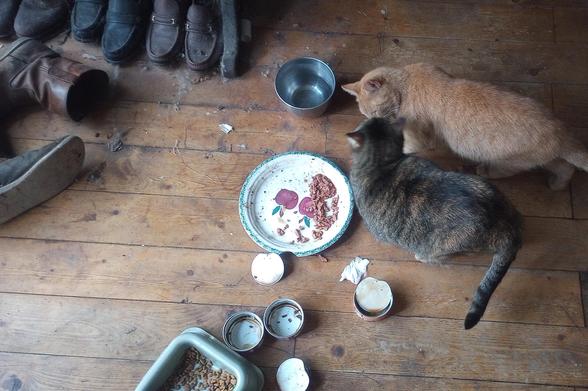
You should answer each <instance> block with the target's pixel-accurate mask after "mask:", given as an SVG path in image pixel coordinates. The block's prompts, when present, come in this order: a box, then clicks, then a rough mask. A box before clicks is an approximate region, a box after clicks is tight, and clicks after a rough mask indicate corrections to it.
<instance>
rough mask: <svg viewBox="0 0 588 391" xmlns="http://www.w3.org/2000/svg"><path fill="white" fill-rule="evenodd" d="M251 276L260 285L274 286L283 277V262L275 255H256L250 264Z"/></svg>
mask: <svg viewBox="0 0 588 391" xmlns="http://www.w3.org/2000/svg"><path fill="white" fill-rule="evenodd" d="M251 275H252V276H253V279H254V280H255V282H257V283H258V284H261V285H274V284H275V283H277V282H278V281H280V280H281V279H282V277H283V276H284V261H283V260H282V257H280V256H279V255H278V254H275V253H269V254H258V255H257V256H256V257H255V258H254V259H253V262H252V263H251Z"/></svg>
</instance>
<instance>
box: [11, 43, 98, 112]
mask: <svg viewBox="0 0 588 391" xmlns="http://www.w3.org/2000/svg"><path fill="white" fill-rule="evenodd" d="M107 90H108V75H107V74H106V72H104V71H101V70H98V69H92V68H90V67H87V66H85V65H83V64H80V63H79V62H75V61H72V60H68V59H67V58H63V57H61V56H59V54H57V53H56V52H54V51H53V50H51V49H49V48H48V47H47V46H45V45H43V44H42V43H41V42H39V41H35V40H34V39H31V38H20V39H18V40H16V41H14V42H13V43H12V44H11V45H7V46H6V47H4V48H2V49H0V96H1V97H2V99H0V118H2V117H4V116H5V115H6V114H8V113H10V112H11V111H13V110H14V109H15V108H16V107H20V106H26V105H33V104H35V103H39V104H41V105H42V106H43V107H45V108H46V109H48V110H50V111H53V112H55V113H59V114H62V115H67V116H69V117H70V118H71V119H73V120H75V121H79V120H81V119H82V117H84V116H85V115H86V114H87V113H88V111H89V110H90V109H91V108H92V107H93V106H94V104H95V103H96V102H97V101H98V100H99V99H100V98H102V97H104V96H105V95H106V92H107Z"/></svg>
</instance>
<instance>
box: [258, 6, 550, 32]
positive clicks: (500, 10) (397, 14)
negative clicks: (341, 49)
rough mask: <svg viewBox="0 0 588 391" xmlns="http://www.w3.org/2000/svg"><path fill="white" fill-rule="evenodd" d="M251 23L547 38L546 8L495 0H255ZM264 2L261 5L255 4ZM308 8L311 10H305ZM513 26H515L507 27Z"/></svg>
mask: <svg viewBox="0 0 588 391" xmlns="http://www.w3.org/2000/svg"><path fill="white" fill-rule="evenodd" d="M255 4H256V5H257V6H259V9H260V10H261V12H260V14H257V15H255V17H254V19H253V22H254V23H255V24H257V25H260V26H265V27H271V28H275V29H280V30H303V31H312V32H329V33H332V32H337V33H348V34H371V35H376V34H378V33H383V34H389V35H394V36H407V37H427V38H449V39H452V38H453V39H478V40H488V41H494V40H509V41H511V40H514V41H517V40H520V41H548V42H551V41H553V28H552V10H551V8H549V7H534V8H513V7H511V6H509V5H498V4H472V3H470V4H467V3H457V4H452V3H450V2H418V1H394V0H386V1H373V0H370V1H362V2H356V1H353V0H344V1H318V2H317V1H312V0H306V1H297V2H274V3H273V4H271V5H270V6H268V5H267V2H264V1H257V2H255ZM262 4H263V5H264V6H261V5H262ZM309 9H312V10H313V11H312V12H310V13H309V12H307V10H309ZM513 26H516V28H514V29H513Z"/></svg>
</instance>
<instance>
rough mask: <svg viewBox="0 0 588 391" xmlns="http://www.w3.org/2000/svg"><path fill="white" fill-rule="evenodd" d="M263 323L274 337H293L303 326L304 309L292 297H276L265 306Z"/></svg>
mask: <svg viewBox="0 0 588 391" xmlns="http://www.w3.org/2000/svg"><path fill="white" fill-rule="evenodd" d="M263 325H264V326H265V329H266V330H267V332H268V333H270V335H271V336H273V337H274V338H277V339H288V338H294V337H296V336H297V335H298V334H300V331H301V330H302V327H303V326H304V311H303V310H302V307H301V306H300V304H298V303H297V302H296V301H294V300H292V299H278V300H276V301H274V302H273V303H271V304H270V305H269V306H268V307H267V308H266V310H265V312H264V314H263Z"/></svg>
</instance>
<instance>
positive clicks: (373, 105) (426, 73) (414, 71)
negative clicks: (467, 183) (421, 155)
mask: <svg viewBox="0 0 588 391" xmlns="http://www.w3.org/2000/svg"><path fill="white" fill-rule="evenodd" d="M343 89H344V90H345V91H347V92H348V93H350V94H352V95H354V96H355V97H356V98H357V101H358V103H359V110H360V111H361V112H362V114H363V115H365V116H366V117H369V118H371V117H386V118H392V119H395V118H398V117H404V118H406V119H407V120H408V126H407V128H406V129H405V131H404V137H405V145H406V146H405V152H407V153H408V152H416V151H418V150H421V149H423V148H425V147H427V146H430V145H431V141H432V140H434V139H436V138H438V139H440V140H442V141H443V142H444V143H445V144H447V146H449V148H450V149H451V150H452V151H453V152H455V153H456V154H458V155H459V156H462V157H464V158H466V159H470V160H473V161H476V162H479V163H481V164H480V165H479V166H478V168H477V172H478V174H479V175H483V176H486V177H489V178H501V177H506V176H511V175H514V174H516V173H517V172H521V171H526V170H530V169H532V168H535V167H543V168H545V169H547V170H548V171H549V172H550V173H551V174H552V175H550V178H549V186H550V187H551V188H552V189H554V190H559V189H563V188H565V187H566V186H567V185H568V183H569V181H570V179H571V178H572V175H573V174H574V166H576V167H579V168H581V169H582V170H584V171H588V151H587V150H586V148H585V147H584V145H583V144H582V143H581V142H580V141H578V140H577V139H576V138H575V137H574V136H573V135H572V134H571V132H569V131H568V130H567V129H566V128H565V126H564V125H563V124H562V123H561V122H560V121H558V120H557V119H556V118H554V117H553V115H551V113H550V112H549V110H548V109H546V108H545V107H543V106H542V105H541V104H539V103H538V102H536V101H534V100H532V99H530V98H527V97H524V96H521V95H518V94H516V93H514V92H510V91H506V90H503V89H501V88H498V87H496V86H493V85H490V84H487V83H480V82H475V81H469V80H464V79H456V78H453V77H452V76H450V75H448V74H447V73H445V72H444V71H443V70H442V69H440V68H437V67H434V66H432V65H428V64H413V65H408V66H406V67H404V68H399V69H395V68H386V67H382V68H377V69H375V70H373V71H371V72H369V73H367V74H366V75H364V76H363V77H362V79H361V80H360V81H358V82H356V83H351V84H346V85H344V86H343Z"/></svg>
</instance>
